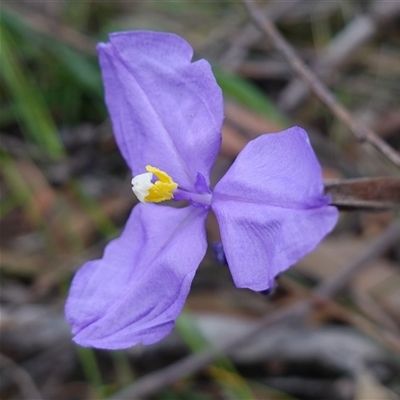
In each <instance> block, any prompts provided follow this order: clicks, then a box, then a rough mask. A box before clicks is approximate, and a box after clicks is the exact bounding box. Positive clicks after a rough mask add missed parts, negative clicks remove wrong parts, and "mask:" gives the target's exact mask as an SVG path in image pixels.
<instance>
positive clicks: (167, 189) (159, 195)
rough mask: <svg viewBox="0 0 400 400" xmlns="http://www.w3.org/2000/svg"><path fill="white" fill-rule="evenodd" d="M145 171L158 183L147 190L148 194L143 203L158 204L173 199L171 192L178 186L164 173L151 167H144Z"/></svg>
mask: <svg viewBox="0 0 400 400" xmlns="http://www.w3.org/2000/svg"><path fill="white" fill-rule="evenodd" d="M146 171H148V172H151V173H152V174H154V175H155V176H156V177H157V178H158V181H156V182H155V183H154V184H153V186H152V187H151V188H149V194H148V195H147V196H146V197H145V201H148V202H151V203H159V202H161V201H164V200H171V199H173V198H174V195H173V191H174V190H175V189H176V188H177V187H178V184H177V183H175V182H174V181H173V180H172V178H171V177H170V176H169V175H168V174H167V173H166V172H164V171H161V170H160V169H158V168H155V167H152V166H151V165H147V166H146Z"/></svg>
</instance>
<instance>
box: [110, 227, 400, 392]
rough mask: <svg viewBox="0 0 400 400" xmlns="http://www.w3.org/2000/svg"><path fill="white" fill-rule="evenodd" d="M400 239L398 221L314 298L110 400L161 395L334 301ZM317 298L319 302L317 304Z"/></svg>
mask: <svg viewBox="0 0 400 400" xmlns="http://www.w3.org/2000/svg"><path fill="white" fill-rule="evenodd" d="M399 240H400V220H396V221H394V222H393V223H392V224H391V225H390V226H389V227H388V228H387V229H386V231H385V232H383V234H382V235H380V236H379V237H377V238H375V239H374V240H372V241H371V242H370V243H368V244H367V245H366V246H365V247H364V249H363V251H362V252H361V253H360V254H359V255H358V256H357V257H356V258H355V259H354V260H352V261H350V262H349V263H348V264H347V265H345V266H344V268H342V269H341V270H340V272H339V273H338V274H337V275H336V276H335V277H333V278H332V279H330V280H328V281H325V282H323V283H321V284H320V285H319V286H318V287H317V288H316V289H315V291H314V292H313V293H314V295H315V296H314V299H313V298H311V299H307V300H303V301H300V302H298V303H297V304H295V305H294V306H293V305H290V306H287V307H284V308H282V309H279V310H277V311H275V312H273V313H271V314H269V315H267V316H266V317H264V318H263V319H262V320H261V321H260V323H259V324H258V325H257V326H256V327H255V328H252V329H251V330H249V331H248V332H247V333H246V334H244V335H243V336H241V337H240V338H235V339H234V340H232V341H231V342H229V343H227V344H226V345H225V346H223V347H222V348H221V349H219V350H217V349H208V350H205V351H203V352H201V353H197V354H192V355H189V356H187V357H185V358H183V359H182V360H180V361H178V362H176V363H174V364H172V365H169V366H168V367H165V368H163V369H161V370H158V371H155V372H153V373H150V374H148V375H146V376H144V377H143V378H140V379H138V380H137V381H136V382H135V383H134V384H133V385H131V386H129V387H128V388H126V389H124V390H122V391H120V392H118V393H117V394H115V395H114V396H113V397H112V398H111V399H110V400H123V399H140V398H143V397H145V396H149V395H152V394H155V393H157V392H158V391H159V390H161V389H163V388H164V387H166V386H168V385H169V384H171V383H172V382H174V381H175V380H177V379H180V378H183V377H186V376H188V375H190V374H193V373H195V372H197V371H199V370H200V369H202V368H203V367H204V366H205V365H207V364H210V363H212V362H213V361H214V360H215V359H217V358H218V356H219V355H220V354H221V353H228V352H229V351H231V350H233V349H236V348H237V347H239V346H240V345H242V344H244V343H246V342H248V341H249V340H251V339H252V338H253V337H254V336H255V335H257V334H259V333H260V332H262V331H263V330H264V329H266V328H267V327H271V326H273V325H276V324H278V323H280V322H283V321H288V320H293V318H294V319H296V320H297V319H299V318H303V317H304V316H305V315H307V314H308V312H309V311H310V310H311V309H312V308H313V306H315V305H316V304H317V303H318V302H321V301H324V300H326V299H329V298H331V297H332V296H333V295H334V294H336V293H337V292H339V291H340V290H342V289H343V288H344V287H345V286H346V285H347V284H348V283H349V281H350V280H351V279H352V278H353V277H354V276H355V275H356V274H357V273H358V272H360V270H361V269H362V268H364V267H366V266H368V265H369V264H370V263H371V262H372V261H374V260H375V259H377V258H378V257H379V256H381V255H382V254H383V253H384V252H385V251H386V250H388V249H389V248H390V247H391V246H393V245H394V244H395V243H397V242H398V241H399ZM316 299H317V301H316Z"/></svg>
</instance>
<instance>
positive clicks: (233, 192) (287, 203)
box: [212, 127, 338, 290]
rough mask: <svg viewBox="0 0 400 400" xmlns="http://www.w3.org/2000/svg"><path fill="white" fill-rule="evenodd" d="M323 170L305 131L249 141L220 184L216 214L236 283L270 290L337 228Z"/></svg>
mask: <svg viewBox="0 0 400 400" xmlns="http://www.w3.org/2000/svg"><path fill="white" fill-rule="evenodd" d="M328 203H329V198H327V197H326V196H324V195H323V181H322V173H321V167H320V165H319V163H318V160H317V158H316V156H315V154H314V152H313V150H312V148H311V145H310V143H309V140H308V137H307V134H306V132H305V131H304V130H302V129H301V128H297V127H295V128H291V129H288V130H286V131H283V132H280V133H276V134H268V135H262V136H260V137H259V138H257V139H255V140H253V141H251V142H249V144H248V145H247V146H246V147H245V148H244V149H243V151H242V152H241V153H240V154H239V156H238V157H237V159H236V161H235V162H234V164H233V165H232V167H231V168H230V169H229V170H228V172H227V173H226V175H225V176H224V177H223V178H222V179H221V181H220V182H219V183H218V184H217V185H216V187H215V189H214V194H213V201H212V209H213V211H214V212H215V214H216V217H217V219H218V222H219V225H220V231H221V237H222V241H223V245H224V250H225V254H226V258H227V261H228V264H229V266H230V269H231V272H232V275H233V278H234V281H235V283H236V285H237V286H239V287H248V288H251V289H253V290H265V289H268V288H269V287H270V286H271V285H272V282H273V279H274V277H275V276H276V275H277V274H278V273H279V272H281V271H283V270H285V269H286V268H288V267H289V266H290V265H292V264H294V263H295V262H297V261H298V260H299V259H300V258H302V257H303V256H304V255H305V254H307V253H308V252H310V251H311V250H313V249H314V248H315V247H316V246H317V244H318V243H319V242H320V241H321V240H322V239H323V237H324V236H325V235H326V234H327V233H329V232H330V231H331V230H332V229H333V227H334V226H335V224H336V221H337V218H338V211H337V209H336V208H335V207H332V206H329V205H328Z"/></svg>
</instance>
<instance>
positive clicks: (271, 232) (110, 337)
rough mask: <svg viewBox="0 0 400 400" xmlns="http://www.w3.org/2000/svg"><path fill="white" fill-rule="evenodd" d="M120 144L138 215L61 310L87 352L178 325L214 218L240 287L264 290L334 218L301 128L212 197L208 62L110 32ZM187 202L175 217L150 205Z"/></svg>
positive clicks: (219, 108) (215, 107) (185, 48)
mask: <svg viewBox="0 0 400 400" xmlns="http://www.w3.org/2000/svg"><path fill="white" fill-rule="evenodd" d="M98 51H99V54H100V64H101V68H102V73H103V80H104V85H105V92H106V102H107V106H108V109H109V112H110V115H111V119H112V123H113V128H114V133H115V137H116V140H117V143H118V146H119V148H120V150H121V153H122V155H123V156H124V158H125V160H126V162H127V164H128V166H129V167H130V169H131V172H132V176H133V177H134V178H133V179H132V184H133V190H134V192H135V193H136V195H137V197H138V198H139V200H141V202H142V203H147V204H142V203H140V204H138V205H137V206H135V207H134V209H133V210H132V212H131V215H130V217H129V219H128V221H127V223H126V226H125V229H124V230H123V232H122V234H121V236H120V237H119V238H117V239H115V240H113V241H112V242H111V243H110V244H108V246H107V247H106V249H105V251H104V255H103V258H101V259H100V260H94V261H89V262H87V263H86V264H85V265H84V266H83V267H82V268H81V269H80V270H79V271H78V272H77V274H76V275H75V278H74V280H73V282H72V286H71V290H70V293H69V298H68V301H67V305H66V314H67V319H68V321H69V322H70V324H71V325H72V330H73V334H74V340H75V341H76V342H77V343H79V344H81V345H83V346H93V347H99V348H107V349H117V348H126V347H129V346H132V345H134V344H136V343H139V342H140V343H143V344H151V343H154V342H156V341H158V340H160V339H161V338H163V337H164V336H165V335H167V334H168V333H169V332H170V331H171V330H172V328H173V326H174V321H175V319H176V318H177V316H178V315H179V313H180V312H181V310H182V307H183V305H184V302H185V300H186V297H187V295H188V293H189V289H190V286H191V283H192V280H193V277H194V275H195V272H196V269H197V267H198V265H199V263H200V262H201V260H202V258H203V257H204V254H205V252H206V248H207V242H206V233H205V220H206V217H207V214H208V212H209V210H210V209H212V210H213V212H214V213H215V215H216V217H217V219H218V222H219V226H220V231H221V237H222V241H223V248H224V252H225V255H226V259H227V262H228V264H229V267H230V270H231V273H232V276H233V280H234V282H235V284H236V286H237V287H239V288H250V289H253V290H256V291H264V290H267V289H268V288H270V287H271V286H272V285H273V281H274V277H275V276H276V275H277V274H279V273H280V272H282V271H283V270H285V269H287V268H288V267H289V266H290V265H292V264H294V263H295V262H296V261H298V260H299V259H300V258H301V257H303V256H304V255H305V254H306V253H308V252H310V251H311V250H313V249H314V248H315V247H316V246H317V244H318V243H319V242H320V241H321V240H322V238H323V237H324V236H325V235H326V234H327V233H328V232H330V231H331V230H332V228H333V227H334V225H335V223H336V220H337V216H338V212H337V209H336V208H335V207H332V206H329V205H328V203H329V199H328V198H327V197H324V196H323V183H322V177H321V167H320V165H319V163H318V161H317V159H316V157H315V154H314V152H313V150H312V148H311V146H310V142H309V140H308V137H307V134H306V132H305V131H303V130H302V129H301V128H297V127H294V128H291V129H288V130H286V131H283V132H280V133H276V134H266V135H262V136H260V137H258V138H257V139H255V140H252V141H251V142H249V144H248V145H247V146H246V147H245V148H244V149H243V151H242V152H241V153H240V154H239V156H238V157H237V159H236V161H235V162H234V163H233V165H232V166H231V168H230V169H229V171H228V172H227V173H226V175H225V176H224V177H223V178H222V179H221V180H220V182H218V184H217V185H216V186H215V188H214V189H213V191H212V192H211V190H210V181H209V175H210V170H211V168H212V166H213V163H214V161H215V158H216V156H217V154H218V151H219V148H220V144H221V125H222V120H223V101H222V94H221V90H220V88H219V87H218V85H217V84H216V82H215V79H214V77H213V75H212V72H211V69H210V66H209V64H208V63H207V62H206V61H204V60H199V61H196V62H194V63H192V62H191V59H192V54H193V51H192V49H191V47H190V46H189V45H188V43H187V42H186V41H184V40H183V39H181V38H180V37H178V36H176V35H173V34H165V33H155V32H125V33H117V34H112V35H111V36H110V42H109V43H105V44H104V43H102V44H100V45H99V46H98ZM171 198H172V199H174V200H187V202H188V205H187V206H186V207H183V208H174V207H170V206H164V205H160V204H152V203H153V202H160V201H162V200H167V199H171Z"/></svg>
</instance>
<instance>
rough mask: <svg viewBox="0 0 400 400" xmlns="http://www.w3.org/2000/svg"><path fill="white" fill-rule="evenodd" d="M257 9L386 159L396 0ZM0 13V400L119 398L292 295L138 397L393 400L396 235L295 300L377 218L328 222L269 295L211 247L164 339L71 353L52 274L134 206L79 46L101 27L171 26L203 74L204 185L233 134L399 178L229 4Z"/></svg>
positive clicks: (233, 143) (392, 140) (366, 236)
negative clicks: (326, 292)
mask: <svg viewBox="0 0 400 400" xmlns="http://www.w3.org/2000/svg"><path fill="white" fill-rule="evenodd" d="M257 5H258V6H259V8H260V10H261V11H260V12H263V13H266V14H267V15H268V16H269V17H270V18H271V19H272V20H273V21H274V22H275V23H276V25H277V26H278V28H279V29H280V31H281V32H282V33H283V34H284V35H285V37H286V38H287V40H288V41H289V42H290V43H291V44H292V46H294V47H295V49H296V51H297V53H298V54H299V55H300V57H301V58H302V59H303V60H304V61H306V63H307V64H309V65H310V66H311V67H312V69H313V70H314V71H315V72H316V73H317V74H318V75H319V76H320V77H321V79H322V80H323V81H324V82H326V83H327V84H328V85H329V86H330V87H331V89H332V91H333V93H334V94H335V95H336V96H337V98H338V99H339V100H340V101H341V102H342V103H343V104H344V105H346V107H348V108H349V109H350V110H351V111H352V113H353V114H354V115H355V116H356V117H357V118H358V119H359V120H361V121H363V122H364V123H366V124H367V125H368V126H370V127H372V128H373V129H375V131H376V133H377V134H378V135H379V136H380V137H381V138H383V139H384V140H386V141H387V142H388V143H389V144H391V145H392V146H393V147H395V148H397V149H399V147H400V112H399V105H400V7H399V2H396V1H385V0H383V1H372V0H371V1H340V0H330V1H312V0H306V1H302V0H291V1H263V2H259V3H258V4H257ZM0 7H1V8H0V11H1V14H0V17H1V20H0V23H1V25H0V28H1V31H0V35H1V36H0V38H1V43H0V44H1V68H0V88H1V98H0V137H1V145H0V157H1V178H0V188H1V194H0V205H1V210H0V211H1V221H0V227H1V248H0V249H1V259H0V260H1V267H2V269H1V292H0V311H1V312H0V323H1V326H0V332H1V354H0V367H1V370H0V373H1V380H0V397H1V398H2V399H5V400H6V399H7V400H8V399H29V400H36V399H55V400H61V399H71V400H72V399H74V400H86V399H105V398H109V397H111V396H114V398H115V399H117V398H132V399H136V398H139V396H138V397H136V395H134V394H131V395H129V396H131V397H123V394H122V392H121V391H122V390H124V389H126V388H127V387H128V388H129V387H131V385H132V384H135V382H140V379H142V378H143V377H146V376H148V374H151V373H153V372H154V371H156V370H160V371H163V368H165V367H166V366H168V365H170V364H172V363H175V362H177V361H178V360H179V359H180V358H182V357H188V356H190V357H192V358H194V359H195V358H196V356H197V355H198V354H201V352H202V351H204V350H205V349H208V348H215V347H218V348H223V347H224V345H226V344H227V343H228V342H230V341H232V340H233V339H234V338H237V337H240V336H243V337H245V334H246V331H247V330H248V329H252V328H255V327H256V326H257V323H258V322H259V321H264V320H265V318H268V316H269V315H275V314H274V313H276V312H279V310H283V309H285V310H290V309H295V307H296V306H297V305H298V304H305V302H309V303H307V304H312V306H310V307H309V309H307V310H306V311H305V312H302V313H300V314H296V315H297V317H296V318H291V319H290V318H289V319H290V321H289V319H288V318H286V319H285V318H283V319H282V321H281V323H276V324H274V325H273V326H270V327H266V328H265V329H259V332H258V334H257V335H255V336H254V335H253V336H252V337H251V338H249V339H248V340H246V339H245V340H244V341H242V343H241V345H240V346H239V345H237V346H233V348H230V349H229V351H228V350H227V351H221V352H220V355H219V357H218V358H217V360H214V361H212V362H210V363H206V364H205V365H203V366H202V368H198V370H197V371H196V372H195V373H193V374H191V375H190V376H186V375H187V374H186V373H185V371H182V373H181V374H180V376H178V377H177V378H174V379H173V381H172V380H168V379H166V378H165V377H166V376H167V375H166V373H164V375H163V373H162V372H161V374H159V375H157V376H156V377H155V378H154V379H155V380H154V382H156V381H157V380H158V381H157V382H160V381H161V380H162V379H163V378H164V379H165V384H161V385H160V388H159V389H157V390H156V391H154V390H153V391H152V390H151V389H150V390H147V391H144V392H143V393H142V394H141V395H140V398H151V399H162V400H175V399H176V400H182V399H190V400H192V399H193V400H196V399H198V400H200V399H316V400H320V399H338V400H342V399H343V400H346V399H355V400H364V399H365V400H374V399H396V398H399V396H400V357H399V356H400V291H399V287H400V267H399V261H400V246H399V242H398V241H397V242H396V240H395V239H393V237H392V238H391V240H392V241H393V243H390V244H388V246H387V247H388V248H387V249H386V250H385V251H381V252H380V253H379V254H377V257H374V258H375V259H374V260H370V262H368V263H364V264H368V265H365V268H364V266H363V267H362V268H360V269H359V271H358V273H357V274H355V276H354V277H353V278H352V279H351V280H349V281H345V282H343V283H342V285H341V286H340V288H339V289H340V290H338V291H337V292H338V293H335V296H334V297H333V298H332V299H329V300H328V299H327V300H325V301H320V302H317V304H315V301H314V302H312V299H313V298H314V300H315V292H314V291H313V290H314V288H316V287H320V286H318V285H321V284H324V283H326V282H330V280H332V279H335V276H337V274H340V272H341V271H343V269H344V268H346V266H348V265H351V264H352V263H353V262H354V260H355V259H356V258H357V257H359V255H360V254H362V253H363V252H365V249H368V248H370V243H371V241H374V240H379V238H381V237H384V236H382V235H385V232H387V231H386V230H387V227H388V226H389V225H390V224H391V222H392V221H393V220H394V219H395V218H396V212H395V211H385V212H373V213H371V212H366V211H363V210H351V211H345V212H342V213H341V218H340V221H339V223H338V225H337V228H336V229H335V231H334V232H333V233H332V234H331V235H330V236H329V237H328V238H326V240H325V241H324V242H323V243H322V244H321V245H320V246H319V247H318V248H317V249H316V250H315V251H314V252H313V253H312V254H310V255H308V256H307V257H305V258H304V259H303V260H301V261H300V262H299V263H298V264H297V265H296V266H295V267H294V268H293V269H291V270H290V271H288V272H287V273H285V274H283V275H282V276H280V277H279V278H278V279H277V282H276V286H275V289H274V290H273V292H272V293H269V294H268V295H266V294H260V293H254V292H251V291H248V290H239V289H236V288H235V287H234V285H233V283H232V280H231V277H230V274H229V269H228V268H227V267H225V266H224V265H222V264H219V263H218V262H217V261H216V260H215V257H214V254H213V252H212V250H211V248H210V251H209V253H208V254H207V257H206V258H205V260H204V261H203V263H202V264H201V266H200V269H199V271H198V273H197V276H196V278H195V281H194V283H193V287H192V291H191V294H190V296H189V299H188V302H187V305H186V307H185V311H184V313H183V315H182V317H181V318H180V319H179V320H178V323H177V328H176V330H175V331H174V332H173V333H172V334H171V335H170V336H168V337H167V338H166V339H165V340H163V341H162V342H160V343H158V344H156V345H153V346H149V347H141V346H136V347H134V348H132V349H128V350H126V351H97V350H92V349H83V348H80V347H78V346H75V345H74V344H73V343H72V342H71V336H70V329H69V326H68V325H67V323H66V322H65V320H64V315H63V305H64V302H65V299H66V296H67V293H68V288H69V284H70V281H71V278H72V276H73V274H74V272H75V271H76V270H77V269H78V268H79V267H80V266H81V265H82V263H83V262H85V261H86V260H89V259H93V258H98V257H100V256H101V254H102V251H103V248H104V246H105V244H106V243H107V242H108V241H109V240H110V239H112V238H114V237H116V236H118V234H119V232H120V230H121V228H122V227H123V225H124V222H125V220H126V218H127V216H128V214H129V212H130V210H131V208H132V206H134V204H135V201H136V199H135V197H134V195H133V194H132V192H131V185H130V179H131V177H130V176H129V174H128V169H127V168H126V165H125V163H124V161H123V159H122V157H121V155H120V153H119V151H118V149H117V147H116V144H115V141H114V138H113V134H112V130H111V125H110V121H109V120H108V115H107V110H106V108H105V104H104V101H103V88H102V83H101V78H100V70H99V66H98V62H97V56H96V51H95V45H96V43H98V42H99V41H106V40H107V34H108V33H110V32H114V31H120V30H138V29H145V30H157V31H166V32H174V33H177V34H178V35H180V36H182V37H184V38H185V39H186V40H187V41H188V42H189V43H190V44H191V45H192V46H193V48H194V49H195V58H206V59H207V60H208V61H209V62H210V63H211V64H212V66H213V71H214V73H215V76H216V78H217V81H218V83H219V85H220V86H221V88H222V90H223V93H224V99H225V116H226V118H225V125H224V128H223V145H222V149H221V154H220V156H219V157H218V160H217V163H216V166H215V168H214V171H213V181H214V183H215V182H217V181H218V179H219V178H220V177H221V176H222V175H223V173H224V172H225V171H226V170H227V168H229V166H230V165H231V163H232V162H233V160H234V159H235V157H236V155H237V154H238V152H239V151H240V150H241V149H242V148H243V146H244V145H245V144H246V143H247V142H248V141H249V140H250V139H252V138H255V137H256V136H257V135H260V134H262V133H266V132H277V131H280V130H282V129H285V128H287V127H289V126H292V125H300V126H302V127H304V128H305V129H306V130H307V131H308V132H309V134H310V137H311V141H312V144H313V147H314V149H315V151H316V153H317V155H318V158H319V160H320V162H321V164H322V165H323V170H324V176H325V178H326V179H345V178H359V177H376V176H387V177H395V176H397V177H398V176H399V173H398V170H397V169H396V168H395V167H394V166H393V165H392V164H391V163H390V162H389V161H387V160H386V159H385V158H384V157H383V156H381V155H380V154H378V153H377V152H376V151H375V150H373V149H371V148H364V147H361V146H360V144H359V143H357V142H356V141H355V140H354V138H353V137H352V135H351V134H350V133H349V132H348V130H347V129H346V128H344V127H343V125H342V124H341V123H340V122H338V121H337V119H335V118H334V117H333V115H332V113H331V112H330V111H329V110H328V109H326V108H325V107H324V106H322V105H321V104H320V102H319V101H318V100H317V99H316V98H315V97H314V96H313V95H312V94H310V93H309V92H308V91H307V89H305V87H304V86H303V84H302V83H301V81H299V80H298V78H297V77H296V76H295V75H294V73H293V72H292V71H291V69H290V66H289V65H288V64H287V62H286V61H285V60H284V59H283V57H282V56H281V55H280V54H279V52H277V51H276V50H275V49H274V47H273V46H272V44H271V43H270V41H269V40H268V39H266V38H265V37H263V36H262V34H260V33H259V32H258V31H257V29H255V28H254V26H253V25H252V24H251V22H250V19H249V17H248V14H247V12H246V9H245V7H244V6H243V4H242V3H241V2H240V1H222V0H220V1H190V0H187V1H168V0H165V1H124V0H114V1H96V0H92V1H89V0H86V1H45V0H43V1H30V0H25V1H24V0H20V1H18V0H13V1H3V2H2V4H1V6H0ZM208 234H209V241H210V244H211V243H212V242H214V241H216V240H218V231H217V228H216V224H215V222H214V221H213V220H212V219H211V220H210V221H209V225H208ZM310 302H311V303H310ZM292 316H293V315H292ZM178 375H179V374H178ZM150 376H152V375H150ZM132 393H133V392H132Z"/></svg>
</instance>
